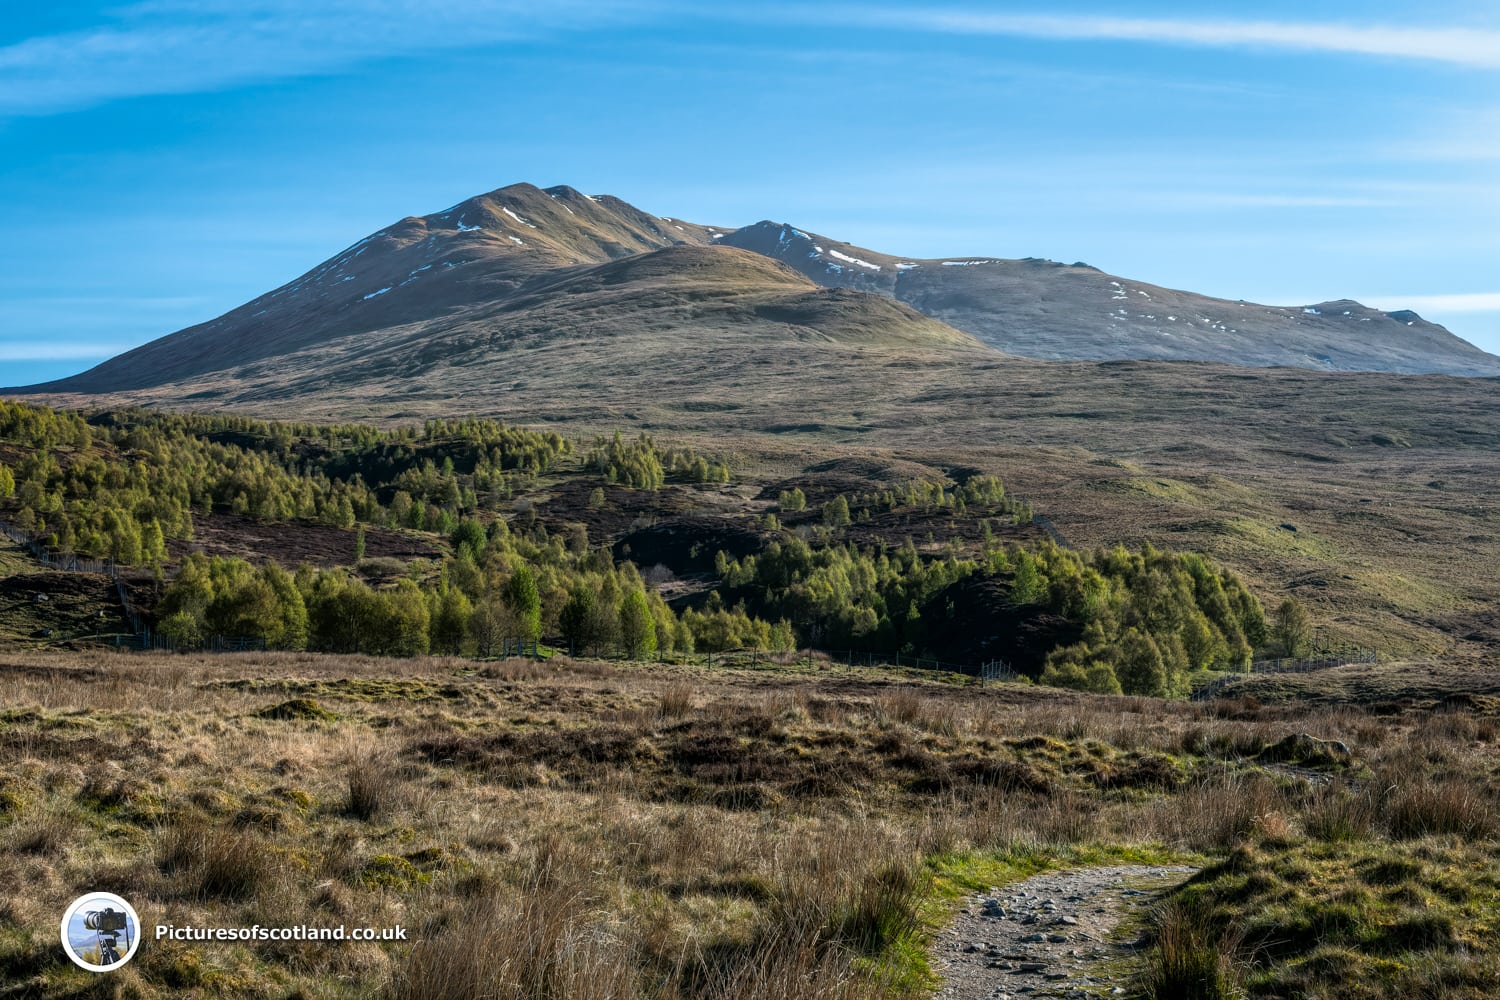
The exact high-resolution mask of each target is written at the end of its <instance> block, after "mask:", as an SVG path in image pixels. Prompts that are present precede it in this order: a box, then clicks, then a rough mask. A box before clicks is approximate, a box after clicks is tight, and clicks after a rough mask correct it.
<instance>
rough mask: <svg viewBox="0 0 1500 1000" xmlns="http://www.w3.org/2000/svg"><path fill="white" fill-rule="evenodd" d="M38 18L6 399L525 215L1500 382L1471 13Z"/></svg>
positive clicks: (1223, 5) (9, 65)
mask: <svg viewBox="0 0 1500 1000" xmlns="http://www.w3.org/2000/svg"><path fill="white" fill-rule="evenodd" d="M13 6H16V5H13ZM54 6H55V7H57V9H46V8H47V5H27V6H26V7H25V8H21V9H8V10H7V12H6V15H5V18H4V19H3V20H0V215H3V218H4V219H5V221H6V223H7V228H8V234H7V235H8V238H7V239H5V240H3V241H0V385H5V384H18V383H24V382H31V381H38V380H42V379H46V378H54V377H60V376H62V375H66V374H69V373H71V372H74V371H79V370H82V369H84V368H87V367H90V366H91V365H93V364H95V363H97V362H98V361H100V360H103V359H104V358H105V357H108V356H110V355H112V354H114V353H117V352H118V351H120V350H123V349H125V348H128V347H131V346H134V345H136V344H139V343H143V342H145V341H147V340H150V339H153V338H155V337H157V336H160V335H162V334H165V333H168V332H171V331H172V330H175V329H178V328H181V327H183V326H187V325H190V324H193V323H196V322H201V321H203V320H207V319H210V318H212V317H214V316H216V315H218V314H220V313H222V312H224V311H226V310H228V309H230V308H233V307H234V306H236V305H239V304H240V303H242V302H244V301H246V300H248V299H250V298H253V297H254V296H256V295H258V294H260V293H261V292H264V291H266V290H268V289H270V288H273V287H275V286H277V285H279V284H282V283H284V282H285V281H287V280H289V279H291V278H293V277H295V276H296V275H298V274H300V273H302V272H303V271H305V270H307V269H308V268H310V267H312V266H313V265H314V264H316V263H318V262H319V261H321V260H323V259H325V258H327V257H329V256H331V255H332V254H334V253H335V252H337V251H338V250H339V249H341V248H343V247H345V246H347V245H348V244H350V243H352V242H354V241H355V240H357V239H359V238H360V237H362V236H364V235H366V234H368V233H370V232H373V231H374V230H376V229H379V228H381V227H383V226H385V225H387V224H388V223H390V222H392V221H393V220H395V219H398V218H401V217H402V216H406V215H414V214H423V213H427V212H431V211H435V210H438V209H441V208H443V207H445V206H447V205H451V204H453V203H454V202H456V201H459V200H461V199H463V198H466V197H468V196H470V195H473V194H478V193H480V192H482V191H487V190H490V189H493V188H496V187H500V186H503V185H505V184H509V183H513V182H516V181H522V180H525V181H531V182H533V183H536V184H541V185H550V184H571V185H573V186H574V187H577V188H580V189H582V190H584V191H587V192H589V193H594V194H597V193H601V192H608V193H611V194H616V195H619V196H620V197H622V198H625V199H626V200H627V201H630V202H632V203H634V204H636V205H638V206H640V207H641V208H644V209H646V210H647V211H651V212H655V213H659V214H662V215H671V216H677V217H682V218H687V219H692V220H694V221H698V222H703V223H708V224H716V225H744V224H748V223H751V222H755V221H757V220H759V219H762V218H771V219H774V220H776V221H788V222H792V223H795V224H796V225H799V226H801V227H802V228H805V229H812V230H816V231H819V232H822V233H824V234H826V235H829V236H832V237H836V238H839V239H844V240H848V241H850V242H853V243H856V244H861V245H864V246H868V247H871V248H873V249H876V250H883V251H886V252H890V253H896V254H905V255H911V256H960V255H996V256H1012V257H1022V256H1041V257H1052V258H1055V259H1060V260H1066V261H1074V260H1084V261H1087V262H1089V263H1091V264H1093V265H1095V266H1097V267H1101V268H1103V269H1105V270H1108V271H1111V272H1114V273H1117V274H1123V275H1126V276H1129V277H1131V278H1136V279H1138V280H1143V281H1150V282H1154V283H1156V284H1162V285H1168V286H1172V287H1179V288H1189V289H1192V290H1194V291H1200V292H1206V293H1209V294H1215V295H1222V296H1225V297H1229V298H1246V299H1252V300H1257V301H1263V302H1271V303H1276V304H1287V305H1292V304H1303V303H1311V302H1316V301H1321V300H1325V299H1333V298H1341V297H1351V298H1358V299H1360V300H1362V301H1365V302H1368V303H1370V304H1372V305H1377V306H1380V307H1383V308H1388V309H1395V308H1403V307H1410V308H1414V309H1416V310H1417V311H1418V312H1420V313H1422V315H1424V316H1426V317H1428V318H1430V319H1434V320H1436V321H1438V322H1442V323H1444V324H1445V325H1447V326H1448V327H1449V328H1450V329H1451V330H1453V331H1454V332H1455V333H1457V334H1459V335H1460V336H1463V337H1465V338H1466V339H1468V340H1470V341H1472V342H1474V343H1476V344H1479V345H1480V346H1482V347H1485V348H1486V349H1487V350H1490V351H1492V352H1497V353H1500V268H1497V267H1496V264H1497V262H1500V185H1496V183H1495V178H1496V168H1497V167H1500V8H1497V7H1496V6H1495V5H1494V4H1493V3H1492V2H1490V0H1486V2H1483V3H1478V2H1467V0H1435V2H1430V3H1424V4H1421V5H1418V4H1410V3H1392V2H1388V0H1385V2H1382V0H1375V2H1368V3H1359V4H1353V3H1331V2H1317V0H1312V2H1308V0H1302V2H1298V3H1290V2H1285V0H1270V2H1262V3H1260V4H1257V5H1255V6H1254V8H1253V10H1254V13H1253V15H1246V14H1245V13H1243V12H1244V11H1245V10H1246V9H1247V8H1246V5H1244V4H1229V3H1227V2H1222V0H1215V2H1207V3H1203V2H1200V3H1195V4H1191V5H1189V4H1181V3H1176V4H1171V3H1135V4H1129V5H1126V4H1120V3H1115V4H1098V3H1089V2H1087V0H1083V2H1078V3H1073V4H1068V5H1066V6H1062V5H1057V4H1040V3H1038V4H1033V5H1028V4H1014V3H1007V4H1003V5H1002V4H994V3H991V4H977V3H970V4H962V3H956V4H953V5H947V4H941V3H939V4H931V3H928V4H916V3H910V4H898V3H888V2H878V0H876V2H866V3H861V4H853V3H848V4H845V3H840V2H833V3H818V4H807V3H802V4H791V3H787V4H781V5H778V4H774V3H772V4H762V3H756V4H750V3H734V2H724V3H688V2H671V0H660V2H658V0H617V2H595V0H551V2H549V3H548V4H536V3H535V2H528V3H520V2H512V0H423V2H416V0H333V2H326V3H316V2H311V0H309V2H305V3H304V2H299V0H139V2H129V0H126V2H117V3H108V4H98V3H88V2H78V3H68V4H65V5H54ZM541 8H545V11H542V10H541Z"/></svg>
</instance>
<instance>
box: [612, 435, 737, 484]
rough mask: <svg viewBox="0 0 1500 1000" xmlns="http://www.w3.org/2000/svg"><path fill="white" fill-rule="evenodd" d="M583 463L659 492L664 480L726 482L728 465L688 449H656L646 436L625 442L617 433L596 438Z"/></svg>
mask: <svg viewBox="0 0 1500 1000" xmlns="http://www.w3.org/2000/svg"><path fill="white" fill-rule="evenodd" d="M584 464H585V465H586V466H587V467H588V468H590V469H593V470H594V471H596V472H598V473H599V474H600V475H601V476H603V477H604V481H605V482H608V483H619V484H620V485H622V486H630V487H634V488H635V489H640V490H655V489H660V488H661V487H662V485H663V484H664V483H665V482H666V481H667V477H668V476H671V477H672V478H673V479H677V480H680V481H682V482H689V483H727V482H729V466H728V465H727V464H725V463H723V462H718V461H711V460H710V459H708V458H706V457H705V456H703V455H700V454H698V453H697V452H695V451H693V450H692V449H691V448H668V449H667V450H665V451H662V450H661V449H659V448H658V447H657V445H656V442H655V441H654V440H653V439H652V437H651V435H649V434H644V433H643V434H641V435H640V436H639V437H637V438H636V439H635V440H634V441H626V440H625V439H624V437H623V436H622V435H621V434H620V432H619V431H615V434H614V437H612V438H608V439H605V438H596V439H595V441H594V446H593V448H591V449H590V450H589V453H588V456H587V457H586V458H585V459H584Z"/></svg>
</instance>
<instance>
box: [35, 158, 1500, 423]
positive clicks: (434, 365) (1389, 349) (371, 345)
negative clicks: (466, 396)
mask: <svg viewBox="0 0 1500 1000" xmlns="http://www.w3.org/2000/svg"><path fill="white" fill-rule="evenodd" d="M773 348H774V349H776V350H778V351H780V352H781V354H780V359H781V360H782V361H785V360H786V359H788V358H792V357H801V356H802V355H800V354H797V352H798V351H802V352H806V351H818V350H829V349H837V350H842V351H844V352H845V353H847V352H850V351H855V352H858V351H870V350H874V351H898V352H904V353H906V354H909V355H912V356H914V357H916V356H923V357H926V356H931V357H934V358H936V357H941V356H947V355H951V354H953V352H957V353H959V354H962V355H964V356H966V357H970V356H977V357H982V356H984V355H986V354H988V355H989V356H991V357H995V356H996V352H1004V353H1006V354H1011V355H1020V356H1024V357H1030V358H1038V359H1047V360H1117V359H1167V360H1192V361H1217V362H1225V363H1230V364H1238V365H1258V366H1271V365H1288V366H1297V367H1304V368H1312V369H1323V370H1330V371H1360V370H1363V371H1386V372H1403V373H1425V372H1431V373H1446V374H1454V375H1500V358H1496V357H1493V356H1491V355H1489V354H1486V353H1485V352H1483V351H1481V350H1479V349H1478V348H1476V347H1473V346H1472V345H1470V344H1468V343H1466V342H1464V341H1463V340H1460V339H1459V338H1458V337H1455V336H1453V335H1452V334H1451V333H1449V332H1448V331H1447V330H1445V329H1444V328H1442V327H1441V326H1438V325H1436V324H1433V323H1428V322H1426V321H1424V320H1422V319H1421V318H1420V317H1418V316H1417V315H1416V314H1414V313H1411V312H1404V311H1403V312H1391V313H1384V312H1380V311H1377V310H1374V309H1370V308H1367V307H1365V306H1362V305H1360V304H1359V303H1357V302H1352V301H1347V300H1339V301H1333V302H1323V303H1318V304H1315V305H1307V306H1293V307H1278V306H1265V305H1256V304H1253V303H1248V302H1235V301H1228V300H1224V299H1216V298H1210V297H1207V296H1202V295H1196V294H1194V293H1191V292H1183V291H1176V290H1172V289H1167V288H1161V287H1158V286H1156V285H1150V284H1145V283H1143V282H1139V281H1134V280H1129V279H1125V278H1120V277H1115V276H1112V275H1108V274H1105V273H1104V272H1102V271H1099V270H1098V269H1096V268H1092V267H1089V266H1088V265H1086V264H1082V263H1076V264H1069V265H1065V264H1060V263H1057V262H1054V261H1047V260H1038V259H1034V258H1027V259H1021V260H1010V259H1001V258H954V259H917V258H908V257H899V256H891V255H889V254H884V253H880V252H877V251H873V250H868V249H864V248H861V247H857V246H853V245H850V244H847V243H843V242H841V241H839V240H835V239H832V238H829V237H824V236H820V235H818V234H816V233H811V232H806V231H803V230H801V229H798V228H796V227H795V226H792V225H790V224H786V223H774V222H769V221H763V222H759V223H756V224H755V225H751V226H746V227H744V228H740V229H730V228H724V227H716V226H706V225H699V224H695V223H690V222H685V221H683V220H681V219H676V218H670V217H664V216H656V215H651V214H649V213H647V212H643V211H641V210H640V209H638V208H635V207H634V206H632V205H630V204H628V203H626V202H624V201H621V200H620V199H618V198H614V197H610V196H607V195H600V196H591V195H585V194H582V193H580V192H578V191H576V190H574V189H573V188H570V187H566V186H559V187H551V188H545V189H543V188H538V187H535V186H533V185H530V184H515V185H511V186H510V187H505V188H500V189H498V190H496V191H491V192H489V193H488V194H483V195H479V196H477V197H474V198H470V199H468V200H466V201H463V202H460V203H459V204H457V205H454V206H452V207H451V208H448V209H445V210H443V211H441V212H437V213H434V214H431V215H425V216H411V217H408V218H405V219H402V220H400V221H399V222H396V223H393V224H392V225H390V226H387V227H386V228H384V229H381V230H379V231H378V232H375V233H372V234H371V235H369V236H366V237H365V238H364V239H362V240H360V241H359V242H357V243H355V244H353V245H352V246H350V247H348V248H346V249H345V250H343V251H342V252H340V253H338V254H336V255H335V256H334V257H332V258H330V259H329V260H327V261H325V262H324V263H322V264H319V265H318V266H317V267H315V268H313V269H312V270H310V271H308V272H307V273H305V274H303V275H301V276H300V277H298V278H296V279H295V280H294V281H291V282H289V283H288V284H286V285H283V286H282V287H280V288H277V289H275V290H273V291H270V292H267V293H266V294H264V295H262V296H260V297H259V298H256V299H254V300H253V301H251V302H248V303H246V304H245V305H243V306H240V307H239V308H237V309H234V310H232V311H230V312H228V313H226V314H224V315H223V316H220V317H218V318H217V319H214V320H211V321H209V322H207V323H203V324H200V325H198V326H194V327H189V328H188V329H185V330H181V331H179V332H177V333H173V334H170V335H168V336H165V337H162V338H160V339H159V340H155V341H152V342H151V343H148V344H145V345H143V346H141V347H138V348H136V349H134V350H132V351H129V352H127V353H125V354H122V355H120V356H118V357H116V358H112V359H111V360H109V361H106V362H104V363H103V364H101V365H99V366H97V367H95V368H93V369H91V370H90V371H87V372H84V373H82V374H80V375H76V376H73V377H71V378H67V379H62V380H60V381H56V382H50V383H45V384H43V385H38V386H31V387H28V388H26V389H23V390H19V391H21V392H26V393H36V394H47V395H54V396H64V395H66V396H72V397H76V396H110V397H114V398H115V399H116V400H118V401H128V400H129V399H130V398H131V394H132V393H143V392H146V393H149V394H150V396H152V397H153V398H157V399H172V398H185V397H188V396H191V397H193V398H195V399H198V400H201V401H204V402H209V401H215V402H216V403H217V404H218V405H229V404H231V403H232V402H234V401H235V400H257V399H258V400H261V401H265V400H269V399H274V398H277V396H278V395H284V396H287V397H288V398H290V397H292V396H295V395H297V394H298V393H318V394H322V395H325V396H326V395H327V394H328V393H330V392H335V393H337V394H340V395H348V396H356V397H357V396H360V395H364V394H369V393H372V392H393V391H397V390H398V389H400V388H401V387H406V388H405V389H402V390H401V391H411V390H410V386H411V385H413V384H414V383H413V380H418V381H420V382H421V383H422V384H423V385H424V386H425V388H424V389H423V391H424V392H427V393H436V394H441V393H444V392H448V391H451V392H455V393H457V392H461V391H466V390H465V389H464V387H465V386H468V387H471V388H473V389H475V390H476V391H477V390H478V389H480V388H481V387H483V386H486V385H491V384H493V383H494V382H495V381H496V378H497V377H498V376H499V375H500V374H501V373H503V375H504V378H505V379H508V380H514V379H515V378H516V377H517V375H518V374H519V375H521V376H524V375H525V371H524V370H523V369H524V368H525V366H526V365H529V364H532V363H535V362H536V361H537V359H539V358H542V357H544V356H545V359H546V363H548V364H559V363H567V364H576V365H580V366H581V367H583V368H588V367H590V366H599V367H600V370H601V371H607V370H610V369H611V368H616V369H617V368H618V367H619V366H620V365H621V364H622V363H624V362H625V360H626V359H627V358H628V359H629V363H630V364H632V365H635V366H646V367H649V366H650V364H651V363H652V359H653V358H656V357H658V356H659V359H664V361H665V363H670V364H680V363H683V359H684V358H687V359H690V360H691V363H694V364H708V363H724V362H725V361H726V359H728V358H731V357H733V358H735V359H738V361H737V362H736V363H744V364H755V363H758V362H756V361H755V359H754V358H753V357H752V355H754V354H755V353H756V352H757V351H759V352H765V351H767V350H771V349H773ZM794 348H795V349H794ZM789 350H790V351H791V352H792V353H790V354H788V353H787V351H789ZM537 352H541V353H537ZM715 352H717V353H715ZM726 352H727V353H726ZM819 357H820V358H823V359H824V360H827V359H826V357H824V356H823V355H819ZM762 360H764V359H762ZM819 363H821V362H819ZM12 391H17V390H12Z"/></svg>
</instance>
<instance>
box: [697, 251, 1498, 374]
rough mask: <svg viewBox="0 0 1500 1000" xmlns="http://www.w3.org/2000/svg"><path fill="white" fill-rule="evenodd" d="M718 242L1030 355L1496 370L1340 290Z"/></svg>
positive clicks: (1448, 338)
mask: <svg viewBox="0 0 1500 1000" xmlns="http://www.w3.org/2000/svg"><path fill="white" fill-rule="evenodd" d="M721 241H722V242H723V243H724V244H726V245H729V246H737V247H743V248H744V249H746V250H753V251H755V252H756V253H759V254H763V255H765V256H767V257H771V258H774V259H775V260H779V261H781V262H782V263H784V264H786V265H787V266H788V267H791V268H792V269H794V270H796V271H799V272H801V273H802V274H805V275H807V276H808V277H809V278H811V279H812V280H813V281H816V282H817V283H818V284H820V285H823V286H825V287H830V288H855V289H860V290H864V291H870V292H876V293H878V294H881V295H887V296H889V297H891V298H893V299H896V300H897V301H900V302H904V303H906V304H907V305H910V306H912V307H913V308H915V309H917V310H918V311H920V312H922V313H924V314H926V315H928V316H932V317H934V318H935V319H940V320H942V321H943V322H945V323H948V324H949V325H951V326H954V327H956V328H957V329H960V330H964V331H967V332H968V333H972V334H973V335H974V336H976V337H977V338H979V339H980V340H982V341H983V342H985V343H986V344H989V345H991V346H993V347H996V348H998V349H1000V350H1003V351H1006V352H1009V353H1011V354H1019V355H1022V356H1024V357H1029V358H1041V359H1046V360H1129V359H1137V360H1142V359H1163V360H1183V361H1225V362H1230V363H1232V364H1240V365H1252V366H1257V367H1266V366H1274V365H1286V366H1291V367H1297V368H1313V369H1324V370H1330V371H1387V372H1403V373H1413V374H1415V373H1446V374H1451V375H1481V376H1485V375H1500V358H1497V357H1495V356H1493V355H1490V354H1487V353H1485V352H1484V351H1481V350H1480V349H1479V348H1477V347H1475V346H1473V345H1472V344H1469V343H1468V342H1467V341H1464V340H1462V339H1460V338H1458V337H1455V336H1454V335H1453V334H1451V333H1449V332H1448V331H1447V330H1446V329H1444V328H1443V327H1441V326H1439V325H1437V324H1436V323H1429V322H1427V321H1426V320H1424V319H1422V318H1421V317H1420V316H1418V315H1417V314H1416V313H1414V312H1410V311H1406V310H1402V311H1399V312H1380V311H1379V310H1376V309H1371V308H1369V307H1368V306H1363V305H1361V304H1359V303H1358V302H1353V301H1350V300H1348V299H1340V300H1337V301H1332V302H1319V303H1314V304H1310V305H1305V306H1266V305H1257V304H1255V303H1251V302H1244V301H1229V300H1227V299H1216V298H1211V297H1209V296H1206V295H1197V294H1194V293H1192V292H1183V291H1177V290H1175V289H1170V288H1162V287H1159V286H1157V285H1151V284H1146V283H1144V282H1140V281H1133V280H1129V279H1126V278H1120V277H1116V276H1114V275H1110V274H1105V273H1104V272H1103V271H1100V270H1099V269H1098V268H1094V267H1090V266H1089V265H1087V264H1083V263H1075V264H1061V263H1058V262H1056V261H1051V260H1040V259H1037V258H1034V257H1029V258H1025V259H1022V260H1006V259H999V258H988V257H986V258H974V257H964V258H954V259H947V260H925V259H918V258H912V257H892V256H890V255H888V254H883V253H879V252H877V251H874V250H867V249H864V248H863V247H856V246H851V245H850V244H847V243H841V242H839V241H838V240H834V239H830V238H828V237H825V236H819V235H818V234H816V233H809V232H805V231H803V230H800V229H797V228H796V227H794V226H792V225H789V224H786V223H775V222H758V223H756V224H755V225H753V226H747V227H745V228H743V229H739V230H735V231H734V232H732V233H729V234H727V235H725V236H723V237H722V238H721Z"/></svg>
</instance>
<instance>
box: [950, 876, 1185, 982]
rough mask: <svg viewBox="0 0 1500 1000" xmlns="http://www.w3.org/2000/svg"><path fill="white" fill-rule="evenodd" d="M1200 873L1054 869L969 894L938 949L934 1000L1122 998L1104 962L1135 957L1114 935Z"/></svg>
mask: <svg viewBox="0 0 1500 1000" xmlns="http://www.w3.org/2000/svg"><path fill="white" fill-rule="evenodd" d="M1196 870H1197V869H1194V868H1187V867H1182V866H1170V865H1169V866H1156V865H1122V866H1119V867H1114V868H1085V869H1081V870H1079V871H1070V872H1050V873H1048V874H1045V875H1037V876H1036V877H1034V878H1029V879H1026V880H1025V881H1023V882H1013V883H1011V884H1010V885H1007V886H1005V887H1004V888H1003V889H992V890H990V891H989V892H988V893H982V894H980V895H977V896H970V897H969V898H968V899H966V900H964V904H963V908H962V909H961V910H960V911H959V914H958V917H957V919H956V920H954V921H953V923H952V924H951V925H950V926H949V927H948V929H947V930H945V931H943V932H942V934H941V935H939V937H938V939H937V942H936V943H935V944H934V946H933V952H934V954H933V966H934V969H935V970H936V971H937V973H938V975H940V976H941V977H942V979H943V986H942V989H940V990H939V991H938V994H937V997H938V1000H1023V998H1024V1000H1042V998H1053V997H1065V998H1085V997H1118V996H1124V995H1125V993H1126V989H1125V984H1124V983H1121V982H1118V981H1116V978H1117V977H1118V969H1115V970H1111V971H1114V973H1115V978H1111V976H1110V975H1109V972H1108V971H1107V970H1105V969H1103V968H1100V967H1099V963H1101V962H1109V961H1112V960H1118V959H1121V958H1124V957H1126V956H1128V955H1131V954H1133V953H1134V950H1135V946H1134V945H1133V943H1129V942H1126V943H1122V942H1118V941H1116V940H1115V939H1114V938H1115V928H1116V927H1117V926H1118V925H1119V923H1120V920H1121V919H1122V918H1123V917H1125V916H1126V915H1127V914H1129V915H1138V914H1141V911H1143V910H1145V909H1146V908H1147V907H1149V906H1150V905H1151V904H1152V903H1154V902H1155V901H1156V900H1157V899H1159V898H1160V897H1161V894H1162V892H1163V891H1164V890H1165V889H1167V888H1170V887H1171V886H1175V885H1178V884H1180V883H1181V882H1183V881H1184V880H1186V879H1187V878H1188V877H1189V876H1190V875H1192V874H1193V873H1194V872H1195V871H1196Z"/></svg>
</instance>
